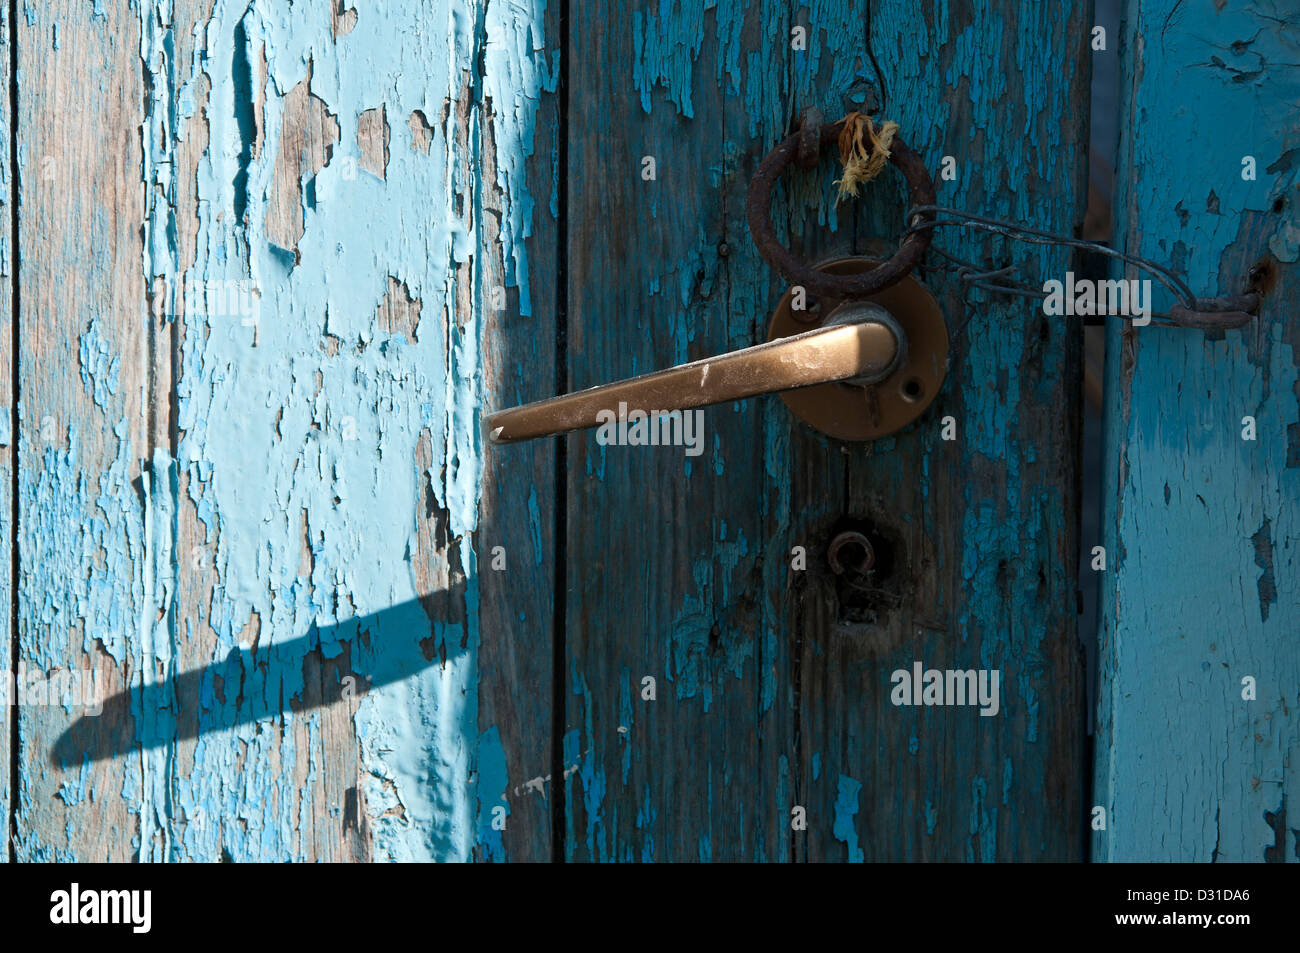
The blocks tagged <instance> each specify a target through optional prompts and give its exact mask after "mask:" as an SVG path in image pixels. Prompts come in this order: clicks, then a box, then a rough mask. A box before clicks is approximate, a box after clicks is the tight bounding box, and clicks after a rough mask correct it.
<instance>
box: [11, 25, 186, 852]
mask: <svg viewBox="0 0 1300 953" xmlns="http://www.w3.org/2000/svg"><path fill="white" fill-rule="evenodd" d="M24 12H25V17H24V19H23V20H21V21H20V22H19V24H18V25H17V28H18V31H19V39H18V54H19V56H18V63H19V73H20V79H19V83H18V112H17V114H16V116H15V117H14V121H15V122H16V134H17V136H18V142H19V156H20V161H21V162H22V167H21V168H20V169H19V170H17V173H18V177H17V181H18V183H19V187H20V188H21V196H20V212H21V215H20V220H19V254H20V270H19V274H18V280H19V283H20V286H21V288H22V289H23V298H22V305H21V308H22V310H21V312H20V313H19V314H18V315H17V320H18V323H19V335H20V350H19V354H18V374H19V384H18V386H19V392H20V394H22V395H23V398H24V399H23V400H22V406H21V408H20V415H19V421H20V428H21V429H20V433H19V435H18V440H19V444H18V460H17V465H18V492H19V507H20V516H19V525H18V553H19V559H20V568H21V575H20V577H19V581H18V586H19V588H18V593H17V609H18V616H19V626H18V638H19V661H20V664H22V665H24V666H26V667H27V668H29V669H31V670H33V671H36V672H39V673H43V674H48V673H51V672H54V671H57V670H66V671H73V672H77V673H79V674H87V673H94V675H95V676H96V677H97V678H98V680H99V682H100V685H101V687H102V690H103V691H104V693H105V694H106V695H112V694H116V693H119V692H121V691H123V690H125V689H126V688H127V686H128V685H130V684H132V683H138V682H140V681H141V680H144V681H147V682H149V681H153V680H155V679H156V678H157V677H158V676H159V674H160V673H159V672H158V671H157V669H156V668H155V666H156V664H157V659H158V658H165V657H166V645H165V643H164V644H163V645H161V646H156V647H155V646H154V644H153V643H154V638H155V636H156V635H157V632H156V630H155V628H154V626H153V624H152V623H153V617H154V613H155V611H156V610H155V607H156V602H155V598H154V594H153V593H151V592H150V591H149V577H150V575H151V573H150V571H149V569H147V568H146V567H148V566H149V563H150V562H151V560H152V559H154V558H156V557H157V555H158V553H157V548H156V547H157V539H156V537H154V536H152V535H151V533H150V529H151V527H149V526H147V525H146V522H147V521H146V511H147V503H146V499H147V491H145V489H144V487H143V484H142V482H141V467H140V462H141V460H142V459H147V458H148V456H149V448H150V445H151V443H152V441H153V437H154V425H155V424H156V421H157V419H158V416H157V405H156V402H155V399H154V397H155V395H154V394H153V393H151V389H150V380H151V364H152V358H153V355H154V354H155V353H156V352H155V350H154V348H153V347H152V341H151V331H152V329H153V326H152V324H151V322H150V321H149V320H148V311H147V308H146V303H145V281H144V278H143V276H142V271H141V267H140V262H141V257H142V244H141V228H140V224H141V222H142V220H143V219H144V214H143V193H144V189H143V186H142V184H141V174H142V172H141V170H142V165H143V163H142V155H141V148H142V147H141V137H140V133H139V130H140V126H141V123H142V121H143V116H142V108H143V98H142V97H141V96H140V95H139V90H140V89H141V87H142V77H141V73H140V68H141V67H140V26H139V23H138V21H137V19H136V16H135V14H134V13H133V12H132V11H130V10H128V9H126V8H125V7H106V8H105V10H104V12H103V13H102V14H96V13H95V12H94V11H92V9H91V8H90V7H88V6H86V5H85V4H76V3H70V2H69V3H57V2H56V3H51V4H46V5H43V6H41V7H40V8H39V9H37V8H34V7H33V8H28V9H27V10H26V11H24ZM55 36H57V38H58V39H57V42H56V41H55V40H54V37H55ZM74 116H75V117H77V118H76V120H75V121H74V120H73V117H74ZM162 419H163V420H166V414H165V413H164V414H163V415H162ZM153 528H156V527H153ZM155 648H156V651H155ZM79 713H80V711H79V709H77V708H75V707H74V708H72V709H71V710H69V709H65V707H64V706H62V705H37V704H29V705H23V706H20V707H19V708H18V710H17V716H18V719H19V740H20V748H19V752H18V764H19V771H20V776H19V779H18V782H19V783H18V801H17V803H16V804H15V810H16V814H17V818H16V828H17V837H16V842H15V849H16V853H17V857H18V858H19V859H21V860H74V859H75V860H86V861H91V860H124V859H128V858H130V857H132V856H150V855H151V854H152V853H153V851H154V850H155V848H156V844H157V842H156V838H157V835H158V832H159V830H160V828H161V827H162V826H163V825H164V824H165V812H166V804H165V793H166V789H165V785H164V784H162V783H160V775H159V773H158V765H157V764H156V763H155V762H152V761H145V760H142V759H141V758H140V757H139V755H138V753H137V756H136V758H135V759H116V760H93V759H92V758H91V757H89V756H88V757H87V758H85V759H78V761H77V762H75V763H70V764H68V763H64V764H52V763H51V761H50V752H51V751H52V749H53V748H54V747H55V745H56V743H57V739H58V738H59V736H60V734H61V733H62V732H63V730H64V729H65V728H66V727H67V725H68V724H69V723H70V722H71V721H72V720H73V719H74V718H76V717H77V715H78V714H79ZM149 714H151V713H146V715H145V717H148V715H149ZM134 728H135V726H134V724H133V723H132V722H131V721H130V720H129V719H128V720H108V719H105V720H102V721H98V722H96V723H95V724H94V726H93V729H92V730H90V731H88V732H87V735H86V737H85V739H84V740H85V749H86V751H87V754H88V755H89V754H90V753H91V752H94V751H97V750H99V749H101V748H107V747H111V746H112V745H113V744H114V743H115V741H120V740H121V739H122V738H123V737H124V736H125V737H129V736H130V735H131V733H132V732H133V731H134Z"/></svg>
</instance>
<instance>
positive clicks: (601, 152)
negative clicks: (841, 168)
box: [532, 2, 1088, 861]
mask: <svg viewBox="0 0 1300 953" xmlns="http://www.w3.org/2000/svg"><path fill="white" fill-rule="evenodd" d="M616 9H617V11H618V12H617V13H616V12H615V11H616ZM591 10H592V12H591V17H590V20H589V21H588V22H587V23H586V24H585V25H584V28H583V29H581V30H579V31H577V32H575V33H573V34H572V37H571V42H572V66H571V79H572V83H571V89H572V92H571V106H570V117H571V119H572V121H573V122H574V124H575V127H576V128H586V129H592V130H595V129H600V130H602V131H603V135H602V136H601V137H599V138H598V137H595V136H581V135H580V136H579V137H578V138H577V139H576V140H571V145H570V162H569V165H568V171H569V180H568V181H569V196H570V198H569V203H570V204H569V223H570V224H569V233H570V235H571V239H570V242H569V246H568V262H569V265H568V278H569V282H568V294H569V305H570V307H569V312H568V342H569V352H568V353H569V372H570V373H569V381H570V386H571V387H572V388H573V389H581V388H584V387H588V386H591V385H594V384H597V383H600V382H603V381H607V380H611V379H615V378H620V377H626V376H630V375H632V374H634V373H638V372H644V371H647V370H650V369H652V368H656V367H661V366H666V365H668V364H672V363H678V362H682V361H686V360H693V359H697V358H703V357H706V356H708V355H710V354H716V353H720V352H722V351H726V350H731V349H735V348H738V347H742V346H745V345H748V344H751V343H755V342H757V341H760V340H762V337H763V334H764V331H765V327H766V323H767V320H768V316H769V314H770V311H771V309H772V308H773V307H774V306H775V304H776V302H777V300H778V298H779V296H780V294H781V293H782V292H783V291H784V290H785V288H784V285H783V284H782V283H781V282H780V280H779V279H777V278H775V277H774V275H773V274H772V273H771V271H770V270H769V269H768V268H767V267H766V266H765V265H764V264H763V263H762V262H761V260H760V259H759V258H758V256H757V254H756V253H755V251H754V249H753V246H752V244H751V243H750V242H749V240H748V233H747V228H746V226H745V223H744V218H743V202H744V195H745V191H746V188H747V185H748V181H749V178H750V177H751V176H752V174H753V171H754V168H755V167H756V165H757V163H758V161H759V160H760V159H761V158H762V156H763V155H764V153H766V152H767V150H768V149H770V148H771V147H772V145H773V144H774V143H775V142H776V141H778V140H779V139H780V138H782V137H783V136H784V135H785V134H786V133H787V131H788V129H789V128H790V124H791V122H792V120H793V118H794V117H795V116H796V115H798V113H799V111H800V110H801V109H802V108H803V107H804V106H809V105H816V106H820V107H821V108H822V109H823V110H824V112H825V113H826V114H827V115H828V116H830V117H834V116H837V115H839V114H841V113H842V112H843V110H844V109H845V102H844V100H843V99H842V96H843V94H844V93H845V92H846V91H849V90H851V89H852V88H853V87H854V85H855V83H856V84H858V86H859V87H860V86H861V84H862V82H863V81H864V80H866V81H869V82H874V81H875V77H874V73H873V70H872V68H871V66H870V65H869V62H868V57H867V55H866V49H865V42H866V41H865V30H864V15H865V8H864V5H862V4H851V3H846V2H824V3H815V4H810V5H808V7H806V8H798V9H794V8H791V7H790V5H788V4H778V3H761V2H759V3H718V4H696V3H684V2H683V3H667V2H660V3H655V2H643V3H634V4H631V5H627V4H609V5H600V4H595V5H593V6H592V8H591ZM1086 12H1087V11H1086V5H1084V4H1075V5H1069V4H1067V5H1060V4H1039V3H1032V2H1026V3H1012V2H1006V3H1001V2H1000V3H992V4H974V5H971V4H965V3H962V4H956V3H954V4H937V5H929V8H928V12H925V13H919V12H918V10H917V7H916V5H915V4H910V3H874V4H872V38H871V43H872V47H873V49H874V52H875V55H876V57H877V59H878V60H879V62H880V63H881V67H882V70H883V71H884V73H885V79H886V86H887V92H888V97H889V98H888V101H887V104H886V108H885V109H884V111H883V114H884V115H887V116H890V117H892V118H895V119H897V120H898V121H899V122H900V123H901V126H902V129H903V130H904V135H905V136H906V137H907V138H908V140H909V142H910V143H911V144H912V145H913V146H914V147H916V148H917V149H918V150H919V151H920V152H921V154H922V155H924V156H925V157H926V160H927V162H928V164H929V166H930V168H931V169H933V170H935V171H936V174H937V170H938V169H939V167H940V162H941V159H942V157H943V156H944V155H952V156H954V157H955V158H956V160H957V168H958V170H959V174H958V177H957V179H956V181H954V182H945V183H943V184H942V187H941V190H940V195H941V197H942V198H943V199H945V200H951V201H952V202H953V203H954V204H956V205H959V206H963V207H970V208H972V209H975V210H979V211H983V212H987V213H990V214H994V215H1011V216H1014V217H1017V218H1020V219H1024V220H1027V221H1032V222H1035V223H1037V224H1039V225H1042V226H1046V227H1050V228H1057V229H1064V230H1069V229H1071V228H1072V227H1073V223H1075V222H1077V221H1079V220H1080V219H1081V216H1082V198H1083V191H1082V186H1083V174H1084V171H1085V168H1084V154H1083V153H1084V146H1083V143H1086V138H1087V137H1086V132H1085V130H1084V118H1083V117H1085V116H1086V110H1085V109H1083V108H1082V107H1081V104H1082V103H1084V102H1085V101H1086V98H1085V97H1086V88H1087V60H1086V58H1085V55H1086V54H1085V52H1084V38H1086V35H1087V26H1088V21H1087V19H1086ZM796 27H804V28H805V29H806V30H807V31H808V45H807V48H806V49H797V48H794V47H795V46H796V45H797V44H796V43H794V42H793V41H794V40H795V39H796V37H795V36H794V35H793V34H792V31H793V30H794V29H795V28H796ZM629 75H630V86H629V85H628V78H629ZM1013 75H1014V76H1015V80H1014V81H1013V80H1012V79H1011V77H1012V76H1013ZM611 77H615V78H617V77H624V79H623V81H622V82H621V83H620V82H611ZM1022 77H1023V79H1022ZM646 156H652V157H654V159H655V160H656V170H657V176H656V178H655V179H654V180H653V181H647V180H646V179H645V178H644V176H643V175H642V170H643V169H644V168H645V166H644V159H645V157H646ZM835 171H836V169H835V166H834V165H833V163H832V162H831V161H830V159H829V158H828V159H827V160H826V161H825V162H824V163H823V165H822V166H821V168H820V169H819V171H818V174H817V175H816V176H804V177H802V178H797V179H795V180H793V182H792V183H791V184H790V185H789V187H788V188H787V189H786V192H785V198H784V199H783V200H782V202H781V205H780V209H779V211H778V214H779V216H780V220H781V221H782V223H783V224H784V225H785V227H786V228H787V230H788V231H789V233H790V234H791V235H792V236H793V241H794V242H795V243H796V244H797V245H798V247H799V248H800V250H801V251H802V252H803V253H804V254H805V255H806V256H807V257H809V258H812V259H816V258H819V257H823V256H826V255H831V254H835V253H838V254H844V253H847V252H851V251H854V250H858V251H863V252H868V251H872V250H873V248H874V247H875V245H874V243H873V242H872V239H873V238H879V239H883V240H886V241H888V240H891V239H892V237H893V236H895V235H897V234H898V231H899V230H900V228H901V224H902V218H903V206H902V190H901V188H900V187H899V183H898V179H897V177H896V175H895V174H894V173H892V172H891V173H887V175H886V177H885V178H882V179H881V180H880V182H879V183H878V184H873V186H872V189H871V193H870V199H869V200H868V201H867V202H865V203H863V210H862V211H861V213H860V215H859V216H858V217H854V215H853V214H852V213H851V212H849V210H848V209H847V208H841V209H840V210H838V211H837V210H836V209H835V208H834V207H833V191H834V190H833V188H832V180H833V179H834V178H835ZM609 223H614V224H613V226H612V227H611V225H610V224H609ZM945 246H946V247H948V248H951V249H952V250H954V251H957V252H958V253H965V254H968V255H976V256H979V255H982V254H984V253H985V251H986V247H985V245H984V243H983V242H981V241H979V240H974V239H970V238H969V237H963V236H960V235H956V236H947V235H946V236H945ZM1065 260H1066V259H1065V258H1064V257H1063V256H1060V255H1054V254H1053V255H1043V256H1041V257H1039V258H1038V259H1037V262H1038V265H1039V267H1040V269H1056V270H1057V271H1059V272H1063V271H1064V262H1065ZM934 287H935V290H936V293H937V294H938V295H939V297H940V300H941V302H942V304H943V307H944V308H945V311H946V313H947V315H948V318H949V321H950V323H951V325H952V327H953V328H954V329H956V328H957V327H958V326H959V325H960V324H961V323H962V318H963V316H964V314H965V312H964V310H963V304H962V301H961V294H960V289H959V288H958V287H957V286H956V285H955V284H953V283H937V284H936V285H935V286H934ZM976 309H977V310H976V314H975V320H974V321H973V323H972V324H971V325H970V331H969V335H968V337H967V338H965V339H964V340H963V342H962V345H963V346H964V347H965V348H966V350H967V353H966V356H965V358H964V362H963V364H962V365H961V367H960V369H959V371H958V372H957V374H956V375H955V378H954V380H953V381H952V383H951V385H950V386H949V388H948V390H947V391H946V392H945V394H944V395H943V396H942V397H941V399H940V401H939V402H938V403H937V404H936V406H935V407H934V409H933V410H932V411H931V412H930V413H929V414H928V415H927V416H926V418H925V419H924V420H923V421H922V422H921V423H920V424H918V425H917V426H916V427H914V428H912V429H911V430H909V431H907V432H906V433H903V434H901V435H899V436H898V437H897V438H894V439H888V440H884V441H879V442H877V443H876V444H874V445H872V446H845V445H841V444H839V443H837V442H835V441H832V440H829V439H826V438H824V437H822V436H820V435H818V434H816V433H814V432H811V431H809V430H808V429H807V428H805V427H803V426H802V425H800V424H798V423H797V422H795V421H793V420H792V418H791V417H790V415H789V414H788V412H787V411H786V410H785V408H784V406H783V405H782V404H781V403H780V401H779V400H777V399H775V398H763V399H757V400H753V401H749V402H746V403H743V404H738V405H736V406H733V407H719V408H712V409H710V410H708V411H706V416H705V422H706V433H707V440H706V443H705V447H704V453H703V454H702V455H701V456H699V457H695V458H689V457H684V456H683V455H682V454H681V452H680V450H674V449H671V448H670V449H666V450H659V451H658V452H652V451H638V450H636V449H635V448H631V449H629V448H619V447H609V446H600V445H599V444H598V443H597V442H596V440H595V439H594V438H593V437H592V435H591V434H578V435H573V436H571V437H569V438H567V459H568V462H569V465H568V474H569V476H568V500H567V504H568V526H567V546H566V549H565V552H566V554H567V561H566V562H567V569H566V573H567V577H568V579H569V580H570V582H571V584H570V587H569V589H568V592H567V603H566V620H567V623H568V625H567V630H566V638H567V641H566V644H565V647H564V648H565V656H566V659H567V664H566V667H565V669H564V671H563V677H564V679H565V681H564V684H563V686H562V687H563V692H564V697H565V699H566V704H565V709H564V712H563V717H564V726H565V735H564V745H565V765H566V773H567V774H568V783H567V785H566V795H565V808H566V811H565V820H566V827H565V843H564V847H565V853H566V856H567V857H569V858H570V859H573V860H636V859H654V860H677V861H680V860H701V859H712V860H737V859H764V860H804V859H807V860H886V859H893V860H900V859H943V860H965V859H974V860H980V859H1045V858H1051V859H1077V858H1080V857H1081V856H1082V855H1083V846H1084V842H1085V840H1084V830H1085V828H1084V812H1083V808H1084V795H1085V791H1086V787H1085V775H1086V772H1085V769H1084V765H1083V759H1084V755H1083V743H1084V722H1083V714H1084V712H1083V708H1082V705H1083V699H1082V691H1081V687H1082V681H1081V675H1082V673H1081V668H1080V662H1079V657H1078V642H1077V637H1076V632H1075V617H1074V613H1075V609H1074V602H1075V597H1074V588H1075V581H1074V569H1075V562H1074V552H1075V548H1074V547H1075V538H1076V537H1075V529H1074V517H1073V516H1072V514H1073V510H1074V506H1075V501H1076V494H1077V485H1076V484H1077V467H1076V463H1075V452H1076V450H1075V442H1076V439H1077V432H1076V429H1075V427H1076V424H1075V423H1074V421H1075V419H1076V416H1077V413H1076V412H1077V404H1078V394H1079V391H1078V376H1077V375H1078V353H1077V343H1076V342H1077V340H1078V338H1077V329H1071V328H1069V327H1065V326H1050V325H1048V324H1047V323H1046V322H1045V321H1044V320H1043V318H1042V316H1041V313H1039V312H1037V311H1036V310H1035V309H1034V308H1033V307H1032V306H1030V305H1028V304H1025V303H1023V302H1019V301H1016V302H1012V303H1007V302H1005V301H1002V302H996V303H978V304H977V305H976ZM545 395H546V391H545V389H544V388H543V387H540V386H539V387H537V388H536V389H535V390H534V391H533V392H532V396H534V397H541V396H545ZM945 415H953V416H954V417H955V418H956V419H957V420H958V421H959V422H960V424H959V426H960V428H961V437H960V439H959V440H957V441H954V442H945V441H943V440H942V439H941V436H940V426H941V425H940V421H941V420H942V418H943V417H944V416H945ZM845 518H851V519H859V520H864V521H868V522H872V523H873V524H876V525H877V526H878V528H879V530H880V531H881V532H882V533H883V534H884V535H886V536H888V537H889V538H890V539H891V540H893V541H894V543H895V545H894V549H895V553H896V557H897V559H896V562H897V566H896V569H895V570H894V574H893V576H892V577H890V578H888V579H887V580H886V581H885V582H884V583H883V588H884V592H882V593H879V594H877V596H876V597H874V607H873V608H872V609H871V613H872V614H871V615H870V616H869V617H867V616H859V615H854V614H853V613H852V612H851V611H845V609H846V607H843V606H841V605H840V595H839V594H838V593H837V586H836V581H835V578H834V576H833V575H832V574H831V572H830V571H829V569H828V568H827V564H826V557H825V554H826V546H827V543H828V541H829V538H830V536H831V535H832V533H833V531H834V529H835V527H836V526H837V525H838V524H839V523H840V521H841V520H843V519H845ZM795 547H804V549H805V550H806V552H807V554H808V568H807V569H806V570H799V569H792V555H791V554H792V550H793V549H794V548H795ZM847 608H849V609H851V608H852V607H847ZM917 661H920V662H922V663H924V665H925V666H926V667H938V668H942V669H948V668H952V669H958V668H960V669H967V668H989V669H998V670H999V671H1000V674H1001V676H1002V677H1003V678H1004V679H1005V683H1004V684H1005V692H1004V694H1003V709H1002V711H1001V713H1000V715H999V716H998V717H995V718H984V717H980V716H979V715H978V714H977V713H976V712H975V711H974V710H973V709H969V708H966V709H959V708H949V709H940V708H928V709H915V708H909V709H904V708H899V707H895V706H894V705H892V704H891V702H890V689H891V676H892V673H893V672H894V671H896V670H898V669H900V668H903V669H906V670H908V671H910V670H911V667H912V665H913V664H914V663H915V662H917ZM646 679H654V680H655V682H654V688H655V691H656V695H655V698H654V700H648V699H647V692H648V690H649V684H648V683H647V682H646V681H645V680H646ZM1044 805H1051V807H1050V809H1048V810H1044Z"/></svg>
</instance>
